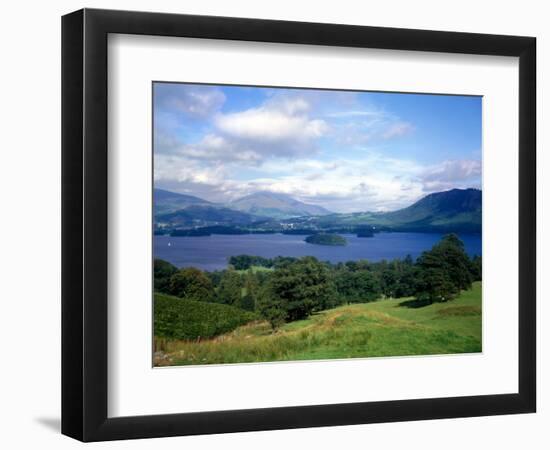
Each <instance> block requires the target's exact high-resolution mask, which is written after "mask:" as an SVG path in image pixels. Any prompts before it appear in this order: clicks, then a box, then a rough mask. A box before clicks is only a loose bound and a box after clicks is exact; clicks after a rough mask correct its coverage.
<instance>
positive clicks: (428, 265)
mask: <svg viewBox="0 0 550 450" xmlns="http://www.w3.org/2000/svg"><path fill="white" fill-rule="evenodd" d="M417 265H418V268H419V274H418V283H417V288H416V293H415V294H416V296H417V297H418V298H425V299H428V300H430V301H446V300H449V299H451V298H453V297H454V296H456V294H458V293H459V292H460V290H461V289H469V288H470V287H471V286H472V273H471V262H470V259H469V258H468V255H467V254H466V252H465V251H464V244H463V243H462V241H461V240H460V239H459V238H458V236H456V235H455V234H448V235H446V236H444V237H443V238H442V239H441V241H439V242H438V243H437V244H436V245H434V246H433V247H432V249H431V250H430V251H427V252H424V253H422V255H421V256H420V257H419V258H418V260H417Z"/></svg>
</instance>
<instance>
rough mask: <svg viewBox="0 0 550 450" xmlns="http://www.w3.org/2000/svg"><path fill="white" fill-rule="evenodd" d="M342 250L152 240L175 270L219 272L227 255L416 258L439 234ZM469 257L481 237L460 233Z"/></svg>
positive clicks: (287, 240)
mask: <svg viewBox="0 0 550 450" xmlns="http://www.w3.org/2000/svg"><path fill="white" fill-rule="evenodd" d="M343 236H345V237H346V239H347V241H348V245H346V246H345V247H336V246H334V247H333V246H326V245H315V244H307V243H306V242H304V239H305V236H291V235H285V234H245V235H212V236H200V237H170V236H155V237H154V240H155V242H154V244H155V246H154V252H155V254H154V257H155V258H160V259H164V260H166V261H169V262H171V263H172V264H174V265H175V266H177V267H188V266H194V267H197V268H199V269H202V270H208V271H212V270H219V269H224V268H226V267H227V260H228V258H229V257H230V256H236V255H244V254H247V255H256V256H263V257H264V258H274V257H276V256H295V257H300V256H315V257H316V258H317V259H319V260H321V261H330V262H333V263H336V262H345V261H352V260H358V259H367V260H369V261H380V260H382V259H388V260H389V259H394V258H404V257H405V256H407V255H408V254H410V255H411V256H412V257H413V258H416V257H418V256H419V255H420V254H421V253H422V252H423V251H424V250H429V249H430V248H431V247H432V246H433V245H434V244H435V243H436V242H437V241H439V239H441V237H442V234H438V233H377V234H375V235H374V237H372V238H358V237H357V236H355V235H353V234H344V235H343ZM460 238H461V239H462V241H463V242H464V245H465V247H466V251H467V252H468V254H469V255H470V256H473V255H481V235H479V234H464V235H461V236H460Z"/></svg>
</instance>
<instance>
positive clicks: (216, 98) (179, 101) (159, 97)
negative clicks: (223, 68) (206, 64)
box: [155, 83, 225, 118]
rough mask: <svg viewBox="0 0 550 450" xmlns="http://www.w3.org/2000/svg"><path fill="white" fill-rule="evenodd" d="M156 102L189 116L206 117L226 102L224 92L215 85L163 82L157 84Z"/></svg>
mask: <svg viewBox="0 0 550 450" xmlns="http://www.w3.org/2000/svg"><path fill="white" fill-rule="evenodd" d="M155 96H156V98H155V103H156V104H158V105H160V106H161V107H165V108H170V109H171V110H172V111H175V112H180V113H183V114H185V115H187V116H191V117H198V118H204V117H208V116H210V115H212V114H214V113H215V112H217V111H218V110H219V109H220V108H221V106H222V105H223V104H224V102H225V95H224V93H223V92H222V91H221V90H219V89H218V88H216V87H213V86H200V85H186V84H175V83H162V84H156V85H155Z"/></svg>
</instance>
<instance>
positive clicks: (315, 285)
mask: <svg viewBox="0 0 550 450" xmlns="http://www.w3.org/2000/svg"><path fill="white" fill-rule="evenodd" d="M270 285H271V290H272V292H273V295H274V297H275V298H276V299H278V300H279V302H280V303H281V305H282V309H283V310H285V311H286V321H294V320H300V319H305V318H306V317H308V316H309V315H310V314H311V313H312V312H313V311H314V310H316V309H325V308H326V307H330V304H331V303H332V302H334V296H335V295H336V293H335V289H334V284H333V283H332V279H331V277H330V274H329V271H328V268H327V267H326V266H325V265H324V264H322V263H320V262H319V261H318V260H317V259H316V258H314V257H311V256H306V257H304V258H301V259H299V260H297V261H294V262H290V263H286V264H283V265H281V266H280V267H279V268H277V269H276V270H275V272H274V273H273V275H272V276H271V278H270Z"/></svg>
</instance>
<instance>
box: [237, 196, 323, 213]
mask: <svg viewBox="0 0 550 450" xmlns="http://www.w3.org/2000/svg"><path fill="white" fill-rule="evenodd" d="M227 206H228V207H229V208H231V209H236V210H238V211H244V212H247V213H250V214H255V215H258V216H265V217H272V218H274V219H287V218H291V217H302V216H323V215H326V214H330V211H328V210H326V209H325V208H323V207H322V206H317V205H310V204H307V203H303V202H300V201H298V200H296V199H294V198H292V197H290V196H288V195H285V194H278V193H275V192H267V191H260V192H256V193H254V194H251V195H247V196H245V197H242V198H240V199H238V200H235V201H233V202H231V203H230V204H229V205H227Z"/></svg>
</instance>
